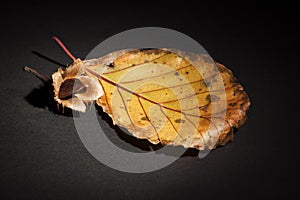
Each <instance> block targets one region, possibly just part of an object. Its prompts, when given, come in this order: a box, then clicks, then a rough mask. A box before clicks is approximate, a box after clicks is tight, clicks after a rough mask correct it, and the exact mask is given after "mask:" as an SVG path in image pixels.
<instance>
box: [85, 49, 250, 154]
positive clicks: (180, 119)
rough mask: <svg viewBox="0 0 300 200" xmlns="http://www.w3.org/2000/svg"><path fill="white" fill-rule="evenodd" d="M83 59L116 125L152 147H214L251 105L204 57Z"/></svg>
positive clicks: (165, 53) (166, 54) (150, 54)
mask: <svg viewBox="0 0 300 200" xmlns="http://www.w3.org/2000/svg"><path fill="white" fill-rule="evenodd" d="M113 56H114V58H113V59H112V58H111V55H107V56H105V57H102V58H99V59H94V60H89V61H85V71H86V75H87V76H88V77H91V78H93V79H94V80H99V83H100V85H101V87H102V89H103V92H104V95H103V96H102V97H100V98H99V99H98V100H97V101H96V103H97V104H98V105H100V106H102V107H103V110H104V111H105V112H107V113H108V114H109V115H110V116H111V117H112V119H113V121H114V123H115V124H117V125H119V126H122V127H125V128H127V129H128V130H129V131H130V132H131V133H132V134H133V135H134V136H135V137H137V138H140V139H147V140H149V141H150V142H152V143H154V144H158V143H162V144H164V145H176V146H177V145H182V146H184V147H186V148H197V149H199V150H203V149H205V148H208V149H213V148H215V147H216V146H218V145H224V144H225V143H227V142H228V141H230V140H232V138H233V130H234V128H238V127H239V126H241V125H242V124H243V123H244V122H245V120H246V111H247V110H248V108H249V106H250V101H249V98H248V96H247V94H246V93H245V92H244V90H243V88H242V86H241V85H240V84H239V83H238V82H237V80H236V78H234V76H233V74H232V72H231V71H230V70H229V69H227V68H226V67H224V66H223V65H221V64H219V63H217V64H216V63H215V62H214V61H213V60H211V59H210V58H209V57H208V56H207V55H195V54H187V53H182V52H179V51H177V52H176V53H174V52H172V51H171V50H162V49H146V50H133V51H129V52H124V51H120V52H119V53H118V52H114V53H113Z"/></svg>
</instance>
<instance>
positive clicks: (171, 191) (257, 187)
mask: <svg viewBox="0 0 300 200" xmlns="http://www.w3.org/2000/svg"><path fill="white" fill-rule="evenodd" d="M79 3H80V4H79ZM296 17H297V7H296V5H293V4H291V3H288V2H287V1H284V2H280V3H275V2H274V3H272V4H263V3H258V2H251V3H250V2H245V1H241V2H240V3H228V2H226V3H225V2H223V3H207V2H205V3H204V2H200V3H199V4H195V3H189V2H187V1H183V2H179V3H176V2H169V5H168V6H163V5H162V3H161V2H160V3H159V2H157V3H155V2H152V1H139V2H135V3H132V4H130V3H124V4H120V3H117V2H115V3H113V4H111V5H105V4H103V3H101V2H100V1H99V2H95V3H91V2H86V1H80V2H78V3H76V2H70V3H68V4H67V3H65V4H62V3H59V2H57V3H55V2H51V3H47V2H44V3H40V2H39V1H36V2H31V3H29V2H26V5H21V4H19V3H17V2H12V3H10V4H9V5H1V37H0V45H1V48H0V55H1V60H0V63H1V64H0V65H1V69H0V70H1V71H0V78H1V79H0V86H1V87H0V93H1V99H0V105H1V120H0V124H1V135H0V195H3V196H5V197H6V198H5V199H16V198H22V199H23V198H26V197H27V198H30V199H61V198H63V199H83V198H89V199H111V198H112V199H116V198H123V199H127V198H128V199H141V198H145V199H163V198H167V199H169V198H172V199H182V198H191V197H193V198H197V199H200V198H202V199H203V198H223V197H226V198H233V199H235V198H246V197H248V198H252V197H259V196H262V197H277V196H282V197H289V196H292V195H295V194H296V195H297V196H299V195H298V194H297V188H295V186H297V184H298V185H299V172H298V171H299V170H298V169H297V168H298V167H299V165H297V164H296V161H299V150H298V148H299V140H298V139H299V136H298V134H299V131H298V129H297V122H296V114H297V112H298V110H297V107H298V104H299V103H298V99H299V98H298V97H297V92H298V90H299V89H298V88H297V86H298V80H297V77H298V76H299V69H298V68H299V64H298V62H297V60H298V57H299V50H298V49H299V47H298V45H299V32H298V31H297V30H296V27H297V26H299V21H298V20H297V19H296ZM146 26H157V27H165V28H170V29H174V30H177V31H180V32H182V33H184V34H187V35H188V36H190V37H192V38H194V39H195V40H196V41H198V42H199V43H200V44H201V45H202V46H203V47H204V48H206V50H207V51H208V52H209V53H210V55H211V56H212V57H213V58H214V59H215V60H217V61H220V62H221V63H224V64H225V65H226V66H227V67H229V68H230V69H231V70H232V71H233V72H234V74H235V76H236V77H238V79H239V81H240V82H241V84H242V85H243V86H244V88H245V90H246V91H247V93H248V94H249V96H250V99H251V102H252V105H251V108H250V110H249V113H248V116H249V119H248V121H247V122H246V124H245V125H244V126H243V127H241V128H240V129H239V130H238V131H237V132H236V135H235V140H234V141H233V142H231V143H229V144H227V145H226V146H225V147H222V148H218V149H216V150H214V151H213V152H211V153H210V154H209V155H208V156H207V157H205V158H204V159H197V157H194V156H191V155H187V156H184V157H182V158H180V159H179V160H177V161H176V162H174V163H172V164H171V165H170V166H168V167H166V168H163V169H161V170H158V171H155V172H152V173H146V174H129V173H122V172H119V171H116V170H114V169H111V168H109V167H107V166H105V165H103V164H101V163H100V162H98V161H97V160H95V159H94V158H93V157H92V156H91V155H90V154H89V153H88V152H87V150H86V149H85V148H84V146H83V145H82V143H81V141H80V139H79V137H78V135H77V133H76V130H75V127H74V123H73V119H72V118H71V117H66V116H62V115H57V114H54V113H53V112H51V111H49V110H48V109H47V105H46V101H45V98H47V91H45V90H42V89H39V87H41V86H42V83H41V82H40V81H39V80H38V79H36V78H35V77H33V76H31V75H30V74H27V73H25V72H23V71H22V68H23V66H24V65H30V66H32V67H33V68H35V69H37V70H38V71H40V72H43V73H45V74H48V75H50V74H51V73H52V72H54V71H55V70H56V69H57V67H58V65H57V64H55V63H53V62H49V60H47V59H44V58H42V57H41V56H37V55H36V54H34V53H33V52H38V53H40V54H42V55H44V56H47V57H48V58H51V59H53V60H55V61H57V62H59V63H62V64H68V63H70V60H69V58H68V57H67V56H65V55H64V53H63V52H62V51H61V50H60V49H59V48H58V46H57V45H56V44H55V43H54V42H53V40H52V39H51V36H53V35H57V36H59V37H60V38H61V39H62V40H63V41H64V43H65V44H66V45H67V46H68V48H69V49H70V50H71V51H72V52H73V54H74V55H76V56H78V57H80V58H84V57H85V56H86V55H87V54H88V53H89V51H91V50H92V49H93V48H94V47H95V46H96V45H97V44H98V43H100V42H101V41H103V40H105V39H106V38H108V37H109V36H112V35H114V34H117V33H119V32H121V31H125V30H128V29H131V28H137V27H146ZM107 128H109V126H107ZM112 130H113V129H112ZM115 140H118V138H117V137H116V138H115ZM122 141H123V140H122ZM123 142H125V143H126V139H125V141H123Z"/></svg>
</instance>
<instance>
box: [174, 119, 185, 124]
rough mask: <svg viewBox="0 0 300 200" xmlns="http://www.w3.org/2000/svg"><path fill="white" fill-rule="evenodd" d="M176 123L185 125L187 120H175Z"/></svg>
mask: <svg viewBox="0 0 300 200" xmlns="http://www.w3.org/2000/svg"><path fill="white" fill-rule="evenodd" d="M175 122H176V123H184V122H185V120H183V119H175Z"/></svg>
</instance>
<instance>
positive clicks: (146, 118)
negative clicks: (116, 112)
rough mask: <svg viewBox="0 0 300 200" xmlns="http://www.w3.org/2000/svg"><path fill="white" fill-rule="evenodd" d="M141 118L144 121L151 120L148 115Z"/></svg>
mask: <svg viewBox="0 0 300 200" xmlns="http://www.w3.org/2000/svg"><path fill="white" fill-rule="evenodd" d="M141 120H143V121H150V120H149V119H148V117H142V118H141Z"/></svg>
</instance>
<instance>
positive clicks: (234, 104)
mask: <svg viewBox="0 0 300 200" xmlns="http://www.w3.org/2000/svg"><path fill="white" fill-rule="evenodd" d="M236 104H237V103H236V102H231V103H229V104H228V105H229V106H236Z"/></svg>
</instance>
